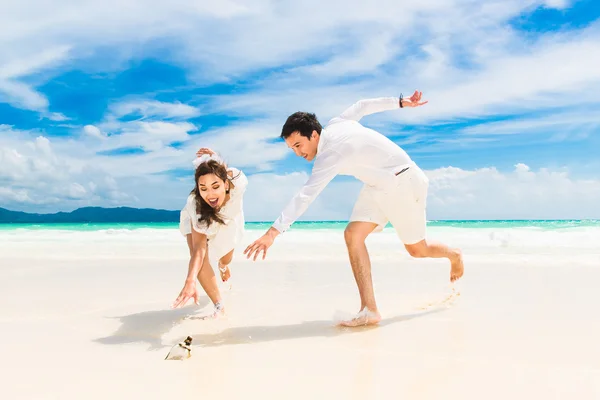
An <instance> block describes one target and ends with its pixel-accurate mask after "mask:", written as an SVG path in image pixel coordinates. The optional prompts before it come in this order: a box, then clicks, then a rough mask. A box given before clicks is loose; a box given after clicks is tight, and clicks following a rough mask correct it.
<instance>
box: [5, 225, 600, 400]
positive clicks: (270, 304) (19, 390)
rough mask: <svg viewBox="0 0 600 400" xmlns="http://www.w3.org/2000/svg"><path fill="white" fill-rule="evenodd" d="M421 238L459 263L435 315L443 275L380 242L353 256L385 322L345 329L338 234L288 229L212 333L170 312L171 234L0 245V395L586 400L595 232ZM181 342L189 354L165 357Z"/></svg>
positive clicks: (594, 300)
mask: <svg viewBox="0 0 600 400" xmlns="http://www.w3.org/2000/svg"><path fill="white" fill-rule="evenodd" d="M429 232H430V235H431V236H432V237H433V238H437V239H440V240H442V241H444V242H447V243H450V244H451V245H455V246H460V247H461V248H462V249H463V251H464V254H465V265H466V272H465V275H464V277H463V279H461V281H459V283H458V284H457V285H455V288H454V289H455V290H456V292H457V293H459V294H460V295H458V296H455V297H454V298H452V299H450V301H447V302H446V303H442V304H439V302H441V301H442V300H444V299H445V298H447V297H448V296H449V295H450V294H452V290H451V287H450V285H449V279H448V277H449V267H448V264H447V262H446V261H444V260H416V259H412V258H411V257H409V256H408V254H407V253H406V251H404V250H403V249H402V248H401V247H400V245H399V242H398V241H397V239H396V237H395V236H394V233H393V232H392V231H390V230H386V231H385V232H383V233H380V234H377V235H374V236H373V237H372V238H371V239H370V240H369V242H368V243H369V250H370V253H371V256H372V258H373V279H374V282H375V290H376V296H377V300H378V304H379V307H380V311H381V313H382V316H383V321H382V323H381V325H380V326H378V327H375V328H360V329H349V328H338V327H335V326H334V321H335V316H336V315H337V314H338V313H340V312H345V313H351V312H352V313H353V312H356V311H358V306H359V299H358V292H357V290H356V287H355V284H354V280H353V277H352V272H351V269H350V266H349V264H348V260H347V255H346V253H345V248H344V243H343V234H342V232H341V231H299V230H296V231H294V230H292V231H290V232H289V233H286V234H285V235H284V236H282V237H280V238H278V240H277V242H276V244H275V245H274V246H273V247H272V248H271V250H270V254H269V256H268V258H267V259H266V260H265V261H260V262H256V263H253V262H250V261H247V260H245V259H244V258H243V256H242V251H243V249H242V248H240V249H237V251H236V255H235V259H234V262H233V263H232V265H231V268H232V273H233V278H232V280H231V283H232V285H231V288H230V289H229V288H228V285H222V289H223V290H224V297H225V301H226V307H227V310H228V316H227V318H223V319H218V320H210V321H204V320H198V319H184V318H185V317H186V316H190V315H191V316H194V315H200V314H202V313H203V312H205V311H206V310H208V308H207V305H208V299H207V297H206V296H203V297H202V301H203V303H202V304H201V307H198V306H195V305H188V306H187V307H185V308H184V309H181V310H171V309H170V308H169V307H170V304H171V303H172V301H173V300H174V299H175V298H176V296H177V295H178V293H179V291H180V289H181V287H182V284H183V280H184V278H185V273H186V270H187V257H188V252H187V247H186V244H185V241H184V239H183V238H182V237H181V235H180V234H179V233H178V232H177V231H176V230H174V229H173V230H169V229H163V230H160V229H156V230H155V229H139V230H121V231H119V230H108V231H92V232H75V231H71V232H69V231H51V230H39V231H32V230H8V231H2V232H0V300H1V301H0V338H1V340H0V354H1V355H2V359H1V360H0V363H1V366H2V384H1V389H0V393H2V395H1V397H2V398H3V399H7V400H8V399H10V400H12V399H86V400H87V399H183V398H196V399H321V398H344V399H400V398H406V399H477V400H482V399H485V400H490V399H578V400H581V399H598V398H600V345H599V341H600V311H599V307H600V290H598V288H599V282H600V246H599V245H598V243H599V239H600V230H599V229H598V228H582V229H575V230H563V231H541V230H536V229H529V228H523V229H510V230H501V229H496V230H488V229H458V228H433V229H430V231H429ZM261 233H262V231H248V232H247V233H246V240H245V242H247V243H250V242H251V241H252V240H254V239H255V238H256V237H258V236H259V235H260V234H261ZM436 302H437V304H436ZM427 305H430V306H429V307H428V308H427V307H426V308H425V309H423V307H424V306H427ZM187 335H190V336H192V337H193V343H192V347H193V350H192V357H191V358H190V359H188V360H185V361H166V360H164V358H165V356H166V354H167V353H168V351H169V349H170V348H171V346H172V345H173V344H175V343H177V342H179V341H181V340H183V339H185V337H186V336H187ZM184 396H185V397H184Z"/></svg>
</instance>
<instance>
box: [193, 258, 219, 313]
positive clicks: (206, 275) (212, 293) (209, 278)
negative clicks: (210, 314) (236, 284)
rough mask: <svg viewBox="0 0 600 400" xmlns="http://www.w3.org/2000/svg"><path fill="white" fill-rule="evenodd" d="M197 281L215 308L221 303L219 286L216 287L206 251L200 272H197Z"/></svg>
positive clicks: (213, 272)
mask: <svg viewBox="0 0 600 400" xmlns="http://www.w3.org/2000/svg"><path fill="white" fill-rule="evenodd" d="M198 281H200V286H202V289H204V291H205V292H206V295H207V296H208V297H209V298H210V300H211V301H212V302H213V304H214V305H215V306H217V305H219V304H221V303H222V298H221V292H220V291H219V286H218V285H217V278H216V277H215V271H213V268H212V265H210V261H209V259H208V249H207V251H206V255H205V256H204V262H203V263H202V268H200V272H198Z"/></svg>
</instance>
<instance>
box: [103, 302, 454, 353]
mask: <svg viewBox="0 0 600 400" xmlns="http://www.w3.org/2000/svg"><path fill="white" fill-rule="evenodd" d="M207 304H208V300H206V301H205V302H204V303H201V304H200V306H199V307H204V306H206V305H207ZM197 307H198V306H188V307H184V308H181V309H176V310H158V311H145V312H141V313H136V314H130V315H125V316H121V317H111V318H118V319H119V320H120V322H121V326H120V327H119V329H117V331H116V332H115V333H114V334H112V335H111V336H107V337H104V338H99V339H95V340H94V341H95V342H98V343H102V344H107V345H115V344H130V343H144V342H145V343H148V345H149V348H148V350H149V351H150V350H159V349H162V348H165V347H171V346H172V345H173V344H175V343H176V342H178V341H179V340H176V341H174V342H173V343H163V341H162V339H161V338H162V336H163V335H164V334H165V333H167V332H169V331H170V330H171V329H172V328H173V327H175V326H177V325H178V324H180V323H181V322H182V321H183V320H184V319H185V318H186V317H189V316H190V314H191V313H193V312H191V310H190V309H191V308H193V309H194V310H197V309H198V308H197ZM446 309H447V307H438V308H433V309H430V310H426V311H419V312H415V313H409V314H402V315H397V316H395V317H390V318H385V319H384V320H382V321H381V322H380V323H379V325H378V326H362V327H355V328H348V327H341V326H336V325H335V322H334V321H333V320H318V321H305V322H302V323H299V324H292V325H279V326H260V325H259V326H241V327H234V328H228V329H225V330H223V331H221V332H218V333H213V334H206V333H197V334H190V336H192V338H193V339H194V344H195V346H193V347H216V346H227V345H236V344H252V343H260V342H269V341H276V340H289V339H299V338H309V337H334V336H339V335H348V334H357V333H360V332H364V331H368V330H371V329H378V327H379V328H381V327H385V326H388V325H392V324H396V323H399V322H405V321H409V320H411V319H415V318H419V317H424V316H427V315H431V314H434V313H438V312H440V311H444V310H446Z"/></svg>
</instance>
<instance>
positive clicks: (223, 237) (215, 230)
mask: <svg viewBox="0 0 600 400" xmlns="http://www.w3.org/2000/svg"><path fill="white" fill-rule="evenodd" d="M227 170H228V171H231V172H232V176H233V178H232V179H231V181H232V182H233V186H234V187H233V188H232V189H231V190H230V191H229V194H230V198H229V200H228V201H227V203H226V204H225V206H223V208H221V210H220V212H219V214H220V215H221V217H222V218H223V221H224V222H225V225H221V224H219V223H216V222H213V223H212V224H211V225H210V227H208V228H207V227H206V224H204V223H202V224H200V223H199V222H198V219H199V218H200V215H199V214H197V213H196V199H195V197H196V196H195V195H194V194H190V195H189V196H188V198H187V203H186V205H185V207H183V209H182V210H181V214H180V217H179V230H180V231H181V234H182V235H184V236H185V235H189V234H191V233H192V228H193V229H194V230H195V231H196V232H200V233H203V234H205V235H206V236H207V238H208V254H209V256H210V257H211V258H212V257H216V258H217V259H219V258H221V257H223V256H224V255H226V254H227V253H229V252H230V251H231V250H233V249H235V248H236V247H237V245H238V244H239V243H240V242H241V240H242V238H243V236H244V222H245V221H244V202H243V199H244V193H245V191H246V187H247V186H248V178H247V177H246V175H244V173H243V172H242V171H241V170H239V169H237V168H228V169H227Z"/></svg>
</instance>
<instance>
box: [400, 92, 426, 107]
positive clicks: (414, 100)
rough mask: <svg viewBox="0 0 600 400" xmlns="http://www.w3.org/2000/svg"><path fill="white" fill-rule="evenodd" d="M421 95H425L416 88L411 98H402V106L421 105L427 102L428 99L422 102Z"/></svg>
mask: <svg viewBox="0 0 600 400" xmlns="http://www.w3.org/2000/svg"><path fill="white" fill-rule="evenodd" d="M421 96H423V92H419V91H418V90H415V92H414V93H413V95H412V96H410V97H409V98H403V99H402V100H401V101H402V107H419V106H422V105H423V104H427V101H423V102H421Z"/></svg>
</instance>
